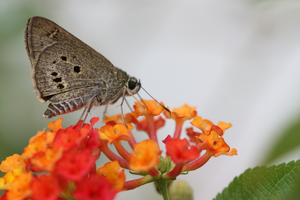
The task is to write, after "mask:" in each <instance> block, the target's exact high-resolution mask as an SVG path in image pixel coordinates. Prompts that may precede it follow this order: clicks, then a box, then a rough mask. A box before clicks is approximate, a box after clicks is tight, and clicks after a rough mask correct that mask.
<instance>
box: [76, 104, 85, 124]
mask: <svg viewBox="0 0 300 200" xmlns="http://www.w3.org/2000/svg"><path fill="white" fill-rule="evenodd" d="M86 109H87V107H84V110H83V112H82V114H81V116H80V118H79V120H78V122H77V124H78V123H79V122H80V120H81V119H82V117H83V114H84V113H85V111H86Z"/></svg>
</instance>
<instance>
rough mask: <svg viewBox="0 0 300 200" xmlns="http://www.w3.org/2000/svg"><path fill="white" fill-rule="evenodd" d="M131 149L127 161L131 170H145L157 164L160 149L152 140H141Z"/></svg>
mask: <svg viewBox="0 0 300 200" xmlns="http://www.w3.org/2000/svg"><path fill="white" fill-rule="evenodd" d="M133 151H134V152H133V153H132V154H131V156H130V161H129V163H130V169H131V170H134V171H137V172H145V171H148V170H150V169H151V168H153V167H156V166H157V165H158V163H159V155H160V153H161V151H160V149H159V147H158V145H157V143H156V142H154V141H153V140H150V139H148V140H143V141H142V142H140V143H138V144H136V145H135V146H134V149H133Z"/></svg>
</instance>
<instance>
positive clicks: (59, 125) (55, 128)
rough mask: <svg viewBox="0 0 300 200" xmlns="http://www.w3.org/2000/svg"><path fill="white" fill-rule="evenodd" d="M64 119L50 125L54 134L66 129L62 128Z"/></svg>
mask: <svg viewBox="0 0 300 200" xmlns="http://www.w3.org/2000/svg"><path fill="white" fill-rule="evenodd" d="M62 121H63V119H62V118H58V119H57V120H55V121H53V122H51V123H49V124H48V126H47V127H48V128H49V129H50V130H51V131H52V132H55V133H56V132H57V131H58V130H59V129H64V127H63V126H62Z"/></svg>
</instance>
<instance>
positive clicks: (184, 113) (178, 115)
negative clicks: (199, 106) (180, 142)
mask: <svg viewBox="0 0 300 200" xmlns="http://www.w3.org/2000/svg"><path fill="white" fill-rule="evenodd" d="M164 114H165V116H166V117H167V118H169V119H170V118H172V119H174V120H175V122H176V128H175V133H174V136H173V138H179V137H180V135H181V130H182V125H183V123H184V122H185V120H189V119H192V118H193V117H195V116H196V114H197V111H196V107H191V106H188V105H187V104H184V105H183V106H181V107H178V108H174V109H173V111H172V112H171V115H170V113H169V112H167V111H166V110H165V111H164Z"/></svg>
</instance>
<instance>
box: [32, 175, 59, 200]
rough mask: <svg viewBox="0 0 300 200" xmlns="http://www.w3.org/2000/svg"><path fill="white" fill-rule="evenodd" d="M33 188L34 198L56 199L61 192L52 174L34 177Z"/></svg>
mask: <svg viewBox="0 0 300 200" xmlns="http://www.w3.org/2000/svg"><path fill="white" fill-rule="evenodd" d="M31 190H32V198H33V199H43V200H56V199H57V196H58V195H59V193H60V189H59V185H58V182H57V180H56V179H55V178H54V177H53V176H51V175H41V176H39V177H33V179H32V181H31Z"/></svg>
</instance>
